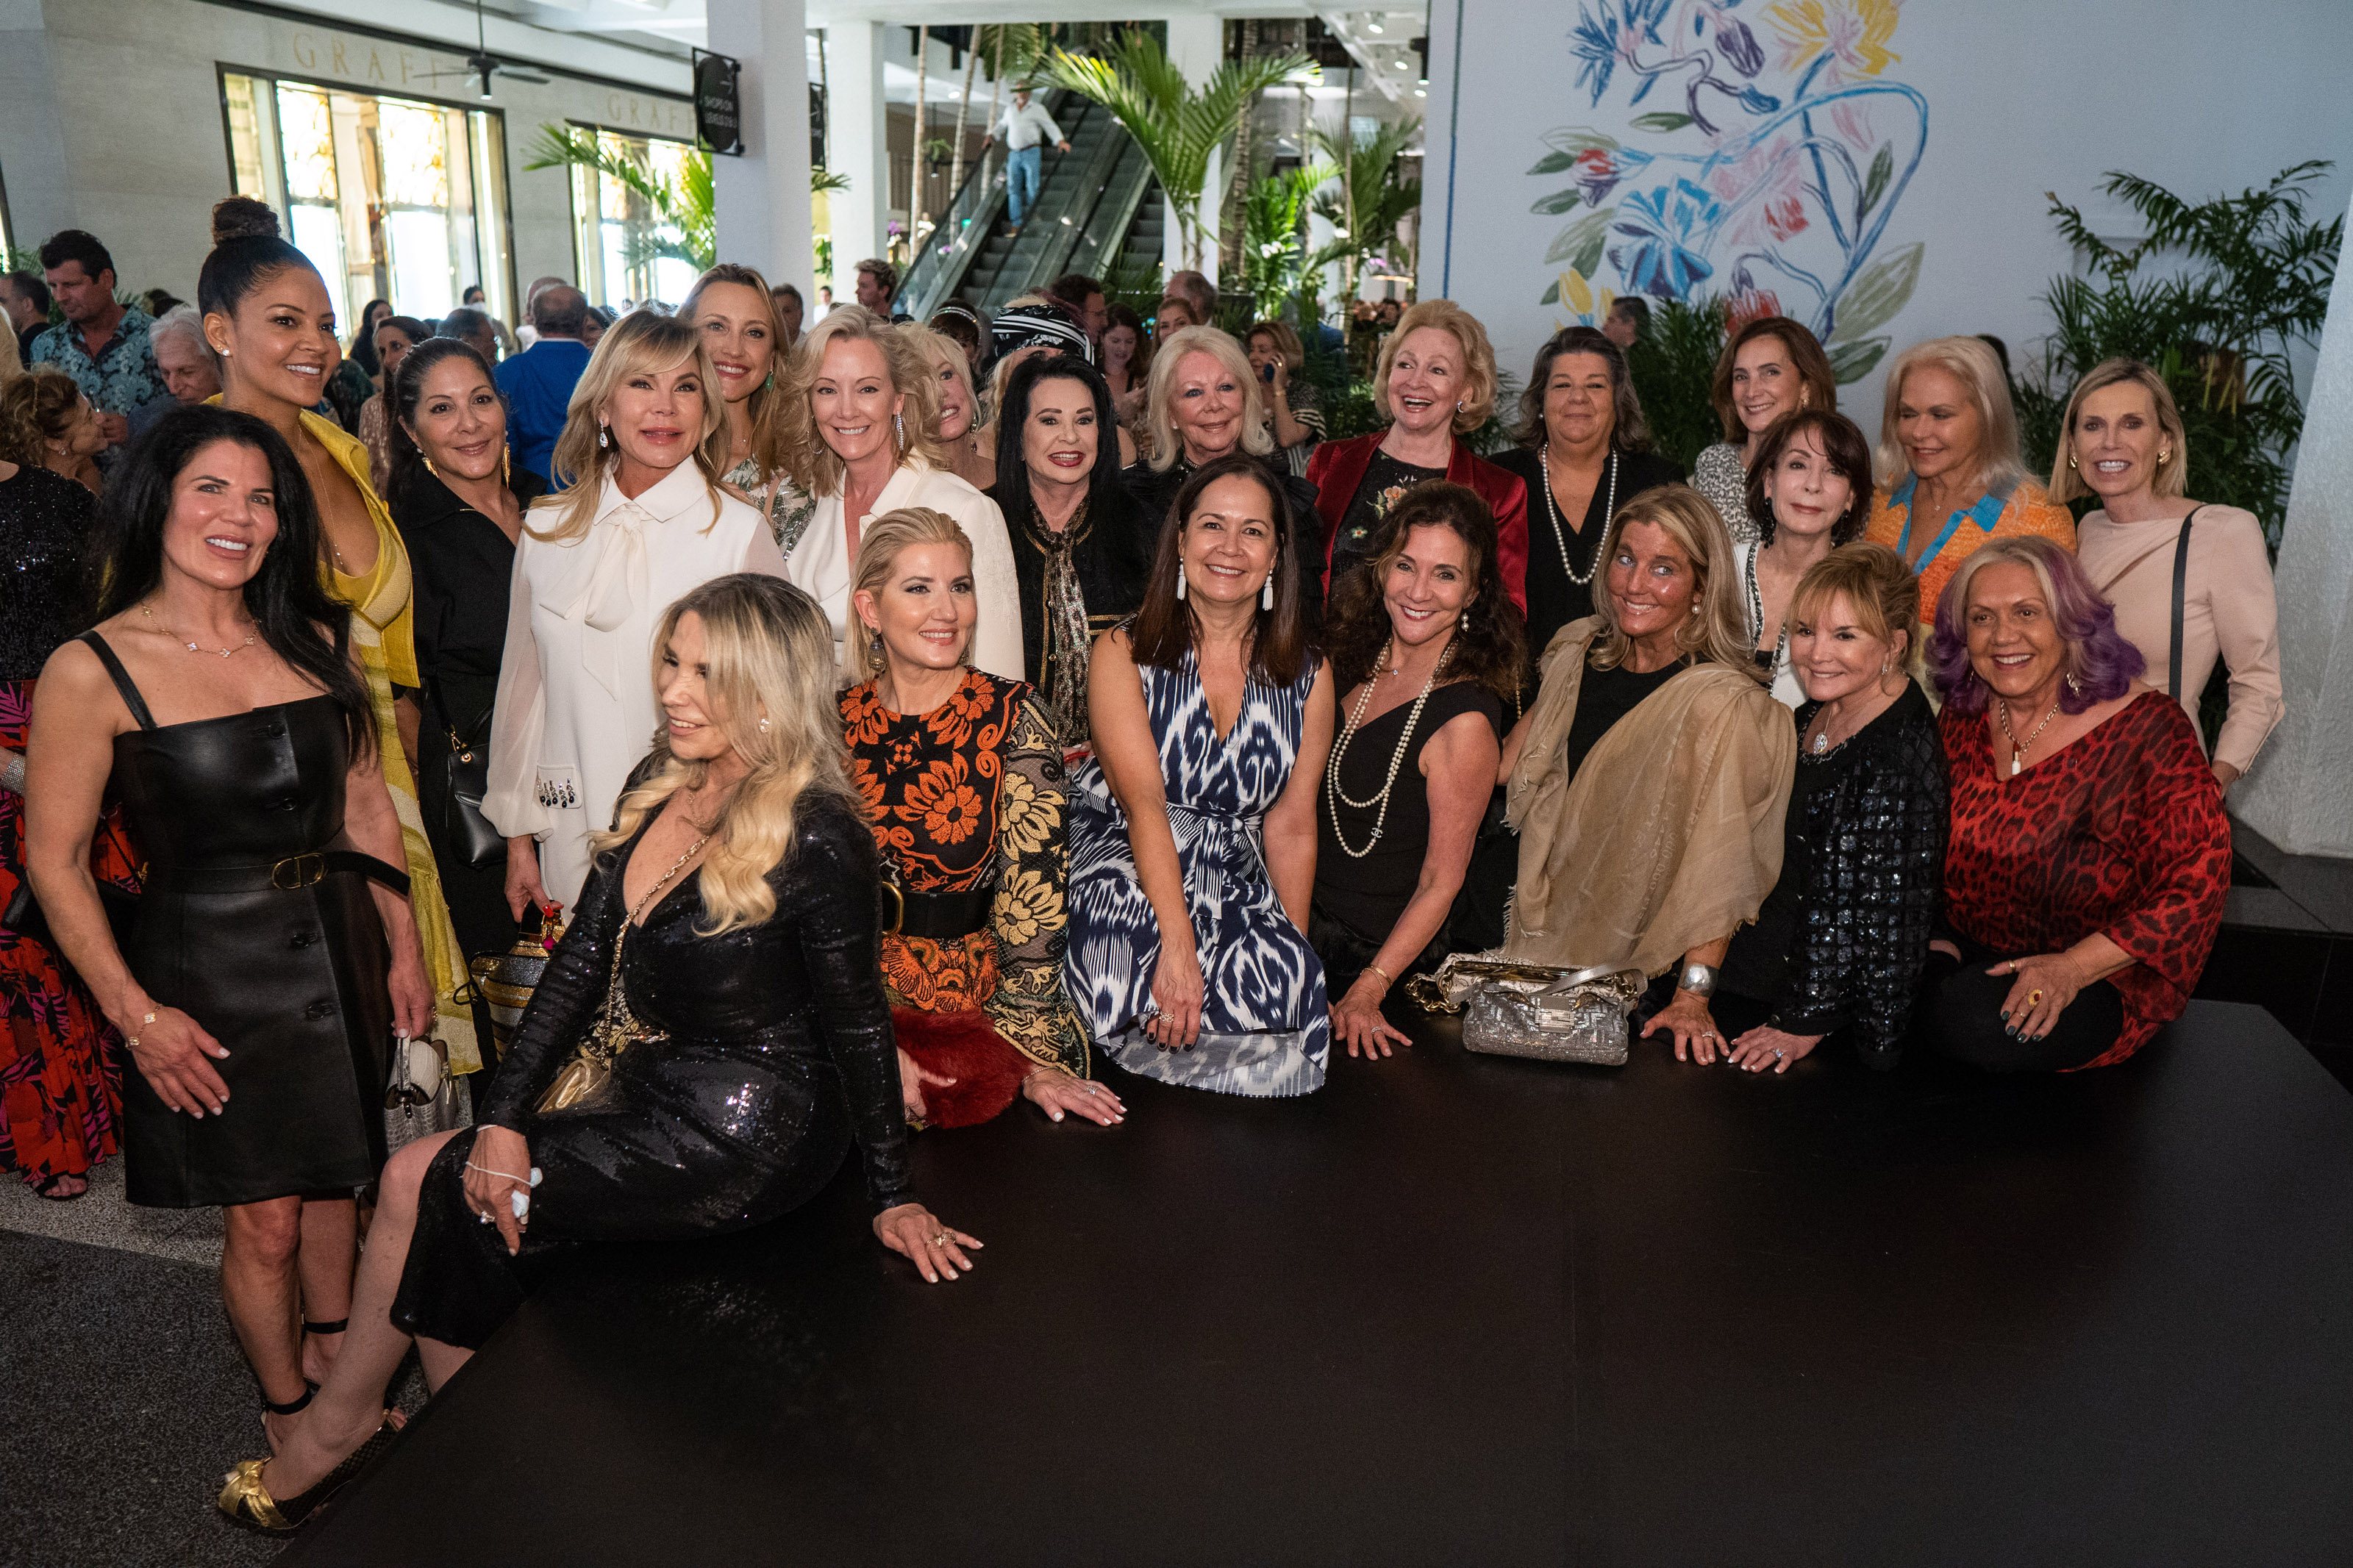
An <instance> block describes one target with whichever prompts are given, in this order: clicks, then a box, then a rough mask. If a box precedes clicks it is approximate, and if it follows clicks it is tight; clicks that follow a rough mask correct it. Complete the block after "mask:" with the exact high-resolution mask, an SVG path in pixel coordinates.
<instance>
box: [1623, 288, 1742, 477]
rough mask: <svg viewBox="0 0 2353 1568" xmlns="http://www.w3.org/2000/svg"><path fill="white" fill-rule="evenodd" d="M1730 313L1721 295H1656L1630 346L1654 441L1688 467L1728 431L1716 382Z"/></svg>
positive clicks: (1630, 366) (1629, 362)
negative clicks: (1670, 297) (1691, 297)
mask: <svg viewBox="0 0 2353 1568" xmlns="http://www.w3.org/2000/svg"><path fill="white" fill-rule="evenodd" d="M1729 313H1730V312H1729V310H1728V309H1727V308H1726V306H1725V302H1724V301H1723V300H1718V299H1707V300H1698V301H1696V302H1692V301H1687V300H1651V321H1650V325H1648V326H1647V327H1645V328H1643V330H1642V335H1641V337H1639V338H1637V339H1635V340H1634V346H1633V347H1632V348H1630V349H1629V350H1627V351H1626V374H1628V375H1629V376H1630V377H1631V378H1632V379H1633V383H1634V395H1635V396H1636V397H1637V398H1639V399H1641V405H1642V418H1643V420H1644V421H1645V422H1646V423H1647V424H1648V425H1649V426H1651V446H1652V447H1655V448H1656V449H1657V450H1658V452H1659V454H1660V455H1661V456H1662V457H1664V458H1670V459H1672V461H1673V462H1675V463H1676V464H1678V465H1680V466H1681V467H1682V468H1683V469H1684V470H1686V471H1688V470H1689V469H1690V468H1691V466H1692V464H1693V463H1694V461H1695V460H1697V458H1698V457H1699V454H1700V449H1701V448H1702V447H1706V446H1708V445H1709V444H1710V443H1712V442H1715V441H1719V440H1722V439H1723V437H1724V430H1723V426H1721V425H1720V424H1719V423H1718V422H1717V420H1716V416H1715V399H1714V397H1713V395H1712V393H1711V388H1712V386H1713V384H1714V382H1715V362H1716V360H1717V358H1718V357H1719V356H1720V355H1722V354H1723V353H1724V336H1725V330H1726V328H1725V322H1726V321H1727V319H1728V317H1729Z"/></svg>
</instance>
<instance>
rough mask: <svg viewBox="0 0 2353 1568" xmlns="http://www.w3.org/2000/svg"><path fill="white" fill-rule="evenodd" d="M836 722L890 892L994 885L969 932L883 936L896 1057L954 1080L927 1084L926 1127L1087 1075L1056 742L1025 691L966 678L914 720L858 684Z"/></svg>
mask: <svg viewBox="0 0 2353 1568" xmlns="http://www.w3.org/2000/svg"><path fill="white" fill-rule="evenodd" d="M841 718H842V727H843V730H844V732H845V737H846V739H847V740H848V742H849V772H850V780H851V783H852V784H854V785H855V787H856V788H857V790H858V793H859V796H860V800H861V801H863V803H864V805H865V807H866V816H867V820H868V822H869V823H870V824H871V825H872V827H873V830H874V843H875V847H876V848H878V849H879V850H880V851H881V855H882V858H883V859H884V860H885V861H886V862H887V863H888V864H889V866H890V867H891V868H892V871H893V872H894V873H895V875H896V877H897V879H898V882H899V886H900V887H901V888H902V889H904V890H905V891H906V892H908V893H911V894H925V893H971V892H976V891H980V890H986V889H993V893H992V894H991V896H990V898H989V900H988V915H987V924H986V925H985V926H983V928H982V929H980V930H978V931H973V932H972V933H970V934H969V935H965V936H957V937H949V938H944V939H938V938H933V937H928V936H912V935H902V934H901V933H900V932H897V931H887V932H885V933H884V934H883V937H882V983H883V984H884V986H885V987H886V988H887V989H888V990H889V991H890V994H891V1004H892V1018H893V1021H894V1023H895V1024H896V1025H897V1026H898V1032H899V1044H900V1047H901V1048H902V1049H904V1050H905V1051H906V1052H907V1053H908V1054H909V1055H910V1056H912V1057H913V1058H916V1060H917V1061H918V1062H920V1063H922V1064H923V1066H925V1067H927V1068H932V1070H934V1071H936V1072H942V1073H944V1074H945V1075H946V1076H950V1077H954V1078H955V1079H957V1080H958V1081H957V1084H956V1085H955V1088H954V1089H948V1090H944V1091H943V1090H940V1089H926V1090H925V1100H926V1101H927V1102H928V1104H929V1105H930V1107H931V1110H932V1117H931V1120H932V1121H934V1122H935V1123H938V1124H940V1125H943V1126H957V1125H962V1124H965V1123H968V1122H972V1121H987V1119H988V1118H989V1117H991V1116H994V1115H996V1114H997V1112H998V1111H999V1110H1004V1108H1005V1107H1006V1106H1007V1105H1008V1104H1010V1103H1011V1102H1012V1100H1013V1096H1014V1093H1015V1092H1016V1091H1017V1090H1018V1089H1019V1086H1020V1081H1021V1079H1023V1078H1024V1077H1026V1076H1027V1075H1028V1074H1029V1071H1030V1070H1031V1068H1034V1067H1059V1068H1062V1069H1063V1070H1065V1071H1067V1072H1069V1073H1071V1074H1072V1075H1073V1076H1075V1077H1079V1078H1084V1077H1086V1076H1087V1041H1086V1033H1085V1030H1084V1028H1083V1027H1082V1026H1081V1025H1080V1022H1079V1017H1078V1014H1077V1012H1076V1011H1075V1010H1074V1009H1073V1008H1072V1007H1071V1005H1070V1003H1069V1001H1068V1000H1067V999H1066V998H1065V997H1064V995H1063V994H1062V948H1063V943H1064V941H1065V937H1066V934H1067V930H1068V921H1069V917H1068V910H1067V906H1066V902H1065V895H1066V893H1067V891H1068V887H1069V880H1068V867H1067V862H1066V859H1065V855H1064V847H1063V820H1064V818H1063V805H1064V801H1063V781H1062V747H1061V742H1060V741H1059V740H1058V739H1057V738H1056V737H1055V734H1054V730H1053V726H1052V724H1051V722H1050V721H1049V719H1048V718H1047V716H1046V712H1045V709H1044V706H1043V704H1042V703H1041V702H1040V700H1039V697H1038V694H1037V691H1036V689H1034V688H1032V687H1030V686H1029V685H1028V684H1027V683H1026V682H1023V681H1018V680H1006V679H1001V678H999V677H997V676H994V675H990V674H988V673H987V672H986V671H983V670H977V669H968V670H966V671H965V677H964V680H963V681H962V683H961V684H959V685H958V686H957V687H956V689H955V692H954V694H953V695H951V696H950V697H949V698H948V700H946V701H945V702H943V703H942V704H940V706H938V707H937V708H934V709H933V710H931V711H930V712H928V713H913V714H911V713H899V712H894V711H893V710H891V709H888V708H886V707H884V706H883V705H882V702H881V699H880V698H879V697H878V696H877V695H876V693H875V689H874V683H873V682H871V681H867V682H864V683H863V684H860V685H858V686H853V687H851V688H850V689H849V690H848V691H845V692H843V693H842V696H841Z"/></svg>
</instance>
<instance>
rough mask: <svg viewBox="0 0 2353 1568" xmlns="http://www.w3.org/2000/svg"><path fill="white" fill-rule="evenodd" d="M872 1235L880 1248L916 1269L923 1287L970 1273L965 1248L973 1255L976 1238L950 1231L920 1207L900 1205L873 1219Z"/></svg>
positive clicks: (885, 1210) (970, 1261)
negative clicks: (968, 1248)
mask: <svg viewBox="0 0 2353 1568" xmlns="http://www.w3.org/2000/svg"><path fill="white" fill-rule="evenodd" d="M874 1234H875V1235H876V1236H877V1237H881V1241H882V1245H883V1246H885V1247H889V1248H890V1249H891V1250H892V1251H893V1252H895V1253H897V1254H898V1255H899V1256H900V1257H902V1258H906V1259H907V1260H908V1261H909V1262H911V1263H913V1265H914V1266H915V1267H916V1268H917V1269H919V1270H920V1271H921V1272H922V1274H923V1282H924V1283H925V1284H927V1285H936V1284H938V1283H939V1282H940V1281H941V1280H942V1279H955V1277H956V1276H957V1275H958V1274H969V1273H971V1272H972V1259H971V1258H968V1257H966V1256H965V1248H966V1247H971V1248H973V1249H974V1250H976V1251H977V1250H978V1249H979V1247H980V1245H981V1244H980V1241H979V1238H978V1237H970V1236H966V1235H965V1233H964V1232H962V1231H960V1230H950V1229H949V1228H948V1227H947V1226H944V1225H942V1224H941V1223H940V1222H939V1220H938V1219H936V1218H935V1217H934V1215H933V1214H932V1211H931V1210H929V1209H927V1208H925V1207H924V1206H923V1205H921V1204H901V1205H899V1206H898V1207H896V1208H888V1209H884V1210H883V1211H882V1212H881V1214H878V1215H875V1216H874Z"/></svg>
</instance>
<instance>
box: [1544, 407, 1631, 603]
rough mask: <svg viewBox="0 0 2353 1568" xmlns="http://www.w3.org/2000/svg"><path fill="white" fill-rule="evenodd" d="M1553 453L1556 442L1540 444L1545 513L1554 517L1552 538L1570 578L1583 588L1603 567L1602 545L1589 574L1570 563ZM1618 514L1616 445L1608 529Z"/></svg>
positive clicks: (1605, 503)
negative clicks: (1556, 497) (1555, 492)
mask: <svg viewBox="0 0 2353 1568" xmlns="http://www.w3.org/2000/svg"><path fill="white" fill-rule="evenodd" d="M1551 453H1552V443H1551V442H1549V441H1547V442H1546V443H1545V444H1544V445H1543V446H1541V447H1537V448H1536V469H1537V471H1538V472H1539V473H1540V474H1541V475H1542V476H1543V478H1544V493H1545V515H1546V517H1548V518H1550V519H1552V542H1554V543H1555V544H1556V545H1558V546H1559V547H1560V569H1561V570H1562V571H1563V572H1566V573H1567V574H1568V580H1569V581H1570V582H1572V583H1574V584H1577V586H1578V587H1580V588H1582V587H1584V586H1585V585H1586V584H1588V583H1590V582H1592V581H1593V574H1595V573H1596V572H1599V571H1600V570H1601V552H1600V549H1599V547H1598V546H1597V547H1596V548H1595V550H1594V552H1593V564H1592V565H1590V566H1588V567H1587V568H1586V569H1585V575H1584V576H1582V577H1580V576H1578V575H1577V568H1576V567H1574V566H1572V565H1570V564H1569V563H1568V535H1567V533H1566V532H1564V531H1562V529H1561V526H1560V503H1559V502H1558V501H1556V500H1553V495H1552V458H1551ZM1617 514H1618V450H1617V448H1616V447H1611V448H1610V451H1609V489H1608V490H1607V491H1606V492H1605V497H1604V500H1602V503H1601V526H1602V530H1603V531H1604V532H1607V531H1608V530H1609V520H1610V519H1611V518H1612V517H1615V516H1616V515H1617Z"/></svg>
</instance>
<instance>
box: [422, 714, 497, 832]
mask: <svg viewBox="0 0 2353 1568" xmlns="http://www.w3.org/2000/svg"><path fill="white" fill-rule="evenodd" d="M426 695H427V699H428V700H430V701H431V702H432V704H433V712H434V727H435V728H437V729H438V730H439V731H441V733H442V735H443V737H444V738H445V739H447V741H448V748H447V749H446V750H444V751H442V752H439V753H438V755H437V757H436V758H435V760H434V763H433V766H434V767H435V768H437V769H438V771H439V773H440V775H441V776H440V778H439V779H438V781H437V782H438V784H439V785H440V787H439V788H438V790H436V791H434V792H433V799H434V803H435V805H436V807H437V808H438V809H437V811H436V813H435V815H436V816H438V818H439V820H438V821H436V822H430V823H428V825H427V826H430V827H431V828H433V829H435V830H436V833H435V836H436V837H438V838H439V839H440V840H441V842H442V843H443V844H445V845H447V846H448V847H449V848H450V849H451V850H452V851H453V852H455V853H456V854H457V855H458V856H459V858H461V859H463V860H464V861H465V862H466V864H467V865H469V866H492V865H496V864H498V863H499V862H500V861H501V860H504V859H505V858H506V853H507V841H506V836H505V835H503V834H501V832H500V831H499V830H498V829H497V828H495V827H493V826H491V819H490V818H489V817H487V816H483V815H482V801H483V799H484V797H486V796H487V795H489V794H490V792H491V749H490V746H489V745H488V743H487V742H489V740H490V735H489V731H490V727H491V714H489V713H485V714H483V715H482V717H481V721H480V723H479V724H477V725H476V726H475V727H476V729H477V730H478V731H481V732H480V733H478V734H476V735H475V736H474V737H473V739H471V740H468V739H467V738H466V737H465V736H463V735H460V734H459V733H458V729H457V726H456V725H454V724H452V723H450V721H449V710H448V708H447V707H445V706H444V705H443V704H442V701H441V694H440V693H439V692H438V690H435V689H432V688H430V687H428V688H427V693H426Z"/></svg>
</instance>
